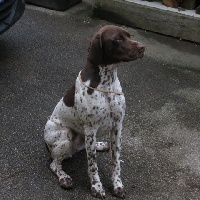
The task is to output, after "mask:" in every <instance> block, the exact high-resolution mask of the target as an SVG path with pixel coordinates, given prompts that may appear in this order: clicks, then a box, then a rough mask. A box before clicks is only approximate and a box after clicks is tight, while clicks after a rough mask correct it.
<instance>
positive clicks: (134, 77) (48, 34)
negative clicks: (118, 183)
mask: <svg viewBox="0 0 200 200" xmlns="http://www.w3.org/2000/svg"><path fill="white" fill-rule="evenodd" d="M90 14H91V8H90V6H88V4H86V3H82V4H79V5H77V6H76V7H73V8H72V9H70V10H69V11H68V12H66V13H64V14H62V13H60V12H49V11H48V10H40V9H39V10H35V8H30V7H29V8H28V9H26V11H25V14H24V16H23V17H22V18H21V20H20V21H19V22H18V23H17V24H16V25H15V26H13V27H12V29H10V30H9V31H8V32H6V33H5V34H3V35H2V36H0V75H1V78H0V91H1V97H0V100H1V101H0V102H1V121H0V140H1V142H0V143H1V145H0V148H1V150H0V152H1V153H0V169H1V174H0V184H1V185H0V196H1V199H2V200H13V199H16V200H21V199H26V200H29V199H31V200H32V199H37V200H38V199H42V200H43V199H44V200H46V199H60V200H61V199H77V200H84V199H93V198H92V197H91V196H90V183H89V178H88V176H87V164H86V154H85V152H84V151H83V152H81V153H79V154H77V155H76V156H74V157H73V158H72V159H68V160H66V161H64V163H63V166H64V169H65V170H66V171H67V172H68V174H70V175H71V176H72V177H73V179H74V182H75V187H74V189H72V190H70V191H66V190H63V189H61V188H60V187H59V186H58V181H57V178H56V177H55V176H54V174H53V173H52V172H51V171H50V169H49V163H50V159H49V155H48V152H47V151H46V149H45V147H44V142H43V127H44V124H45V122H46V119H47V116H49V115H50V114H51V112H52V110H53V108H54V106H55V104H56V103H57V101H58V100H59V99H60V98H61V96H62V95H63V93H64V91H65V90H66V89H67V88H68V87H69V86H70V85H71V84H72V83H73V82H74V80H75V77H76V75H77V73H78V72H79V70H80V69H81V68H82V67H83V66H84V64H85V62H86V55H87V46H88V43H89V39H90V38H91V36H92V35H93V34H94V33H95V32H96V31H97V30H98V29H99V28H100V27H102V26H103V25H105V24H109V23H108V22H105V21H101V20H97V19H92V18H91V17H90ZM127 29H128V31H130V32H131V34H133V35H135V36H134V38H135V39H136V40H138V41H141V42H142V43H144V44H145V45H146V55H145V57H144V58H143V59H142V60H138V61H135V62H132V63H128V64H120V67H119V78H120V80H121V84H122V87H123V91H124V93H125V95H126V100H127V112H126V113H127V114H126V119H125V122H124V140H123V154H122V160H123V161H124V163H123V164H122V177H123V179H124V184H125V186H126V189H127V198H126V199H130V200H132V199H135V200H146V199H148V200H155V199H156V200H157V199H161V200H169V199H170V200H179V199H180V200H184V199H185V200H189V199H191V200H197V199H199V198H200V162H199V160H200V145H199V144H200V125H199V121H200V116H199V111H200V87H199V86H200V71H199V68H200V55H199V52H200V46H197V45H195V44H193V43H189V42H184V41H179V40H177V39H173V38H170V37H165V36H161V35H157V34H153V33H149V32H145V31H142V30H137V29H131V28H127ZM98 165H99V171H100V175H101V178H102V182H103V184H104V186H105V189H106V193H107V199H115V198H114V197H112V195H111V188H112V185H111V181H110V174H111V173H110V171H111V166H110V162H109V155H108V153H99V154H98Z"/></svg>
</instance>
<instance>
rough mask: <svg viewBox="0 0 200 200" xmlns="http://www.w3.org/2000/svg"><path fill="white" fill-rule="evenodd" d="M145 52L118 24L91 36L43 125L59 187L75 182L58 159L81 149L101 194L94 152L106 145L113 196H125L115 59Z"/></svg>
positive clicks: (121, 112) (120, 97)
mask: <svg viewBox="0 0 200 200" xmlns="http://www.w3.org/2000/svg"><path fill="white" fill-rule="evenodd" d="M144 51H145V46H144V45H142V44H141V43H139V42H137V41H133V40H132V39H131V35H130V34H129V33H128V32H127V31H126V30H125V29H123V28H121V27H118V26H114V25H108V26H104V27H102V28H101V29H100V30H99V31H98V32H97V33H96V34H95V35H94V37H93V38H92V40H91V42H90V46H89V49H88V56H87V64H86V66H85V67H84V68H83V69H82V70H81V71H80V73H79V75H78V77H77V79H76V82H75V84H74V85H73V86H72V87H71V88H70V89H69V90H67V92H66V94H65V95H64V97H63V98H62V99H61V100H60V101H59V102H58V104H57V105H56V107H55V109H54V111H53V113H52V115H51V116H50V117H49V119H48V121H47V123H46V126H45V130H44V140H45V143H46V145H47V147H48V149H49V151H50V153H51V157H52V159H53V161H52V163H51V164H50V168H51V169H52V171H53V172H54V173H55V174H56V175H57V176H58V178H59V182H60V185H61V186H62V187H64V188H66V189H69V188H71V187H72V185H73V183H72V179H71V177H70V176H69V175H67V174H66V173H65V172H64V171H63V169H62V165H61V162H62V160H63V159H65V158H67V157H71V156H72V155H73V154H74V153H76V152H77V151H80V150H82V149H84V148H85V149H86V153H87V160H88V174H89V177H90V181H91V192H92V196H94V197H97V198H104V197H105V191H104V189H103V186H102V183H101V181H100V177H99V175H98V167H97V163H96V151H106V150H109V149H110V150H111V154H112V163H113V171H112V182H113V190H114V195H115V196H116V197H119V198H125V193H126V192H125V189H124V185H123V183H122V180H121V176H120V173H121V168H120V151H121V140H122V133H121V132H122V122H123V119H124V115H125V107H126V104H125V97H124V94H123V93H122V88H121V86H120V82H119V80H118V77H117V68H116V66H115V65H114V64H117V63H120V62H129V61H133V60H136V59H138V58H142V57H143V55H144ZM108 134H109V135H110V141H109V142H97V141H96V138H97V137H99V136H103V135H108Z"/></svg>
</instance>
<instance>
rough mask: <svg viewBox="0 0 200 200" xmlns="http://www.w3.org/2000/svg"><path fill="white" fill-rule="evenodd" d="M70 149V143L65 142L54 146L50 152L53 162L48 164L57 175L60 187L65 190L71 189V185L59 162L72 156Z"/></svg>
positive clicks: (69, 178) (70, 180)
mask: <svg viewBox="0 0 200 200" xmlns="http://www.w3.org/2000/svg"><path fill="white" fill-rule="evenodd" d="M71 148H72V147H71V141H68V140H65V141H62V142H61V143H60V144H59V145H58V146H56V147H55V148H54V149H53V150H52V152H51V156H52V158H53V162H52V163H51V164H50V168H51V170H52V171H53V172H54V173H55V174H56V175H57V177H58V179H59V183H60V186H61V187H63V188H65V189H69V188H71V187H72V186H73V183H72V179H71V177H70V176H69V175H67V174H66V173H65V172H64V171H63V169H62V165H61V162H62V160H64V159H65V158H67V157H71V156H72V155H71V153H70V152H71V150H70V149H71Z"/></svg>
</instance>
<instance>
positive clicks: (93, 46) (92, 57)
mask: <svg viewBox="0 0 200 200" xmlns="http://www.w3.org/2000/svg"><path fill="white" fill-rule="evenodd" d="M102 58H103V47H102V35H101V33H97V34H96V35H95V36H94V37H93V38H92V40H91V42H90V46H89V48H88V60H89V61H90V62H92V63H94V64H97V65H99V64H101V63H102Z"/></svg>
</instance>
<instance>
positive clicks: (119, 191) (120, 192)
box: [114, 187, 126, 199]
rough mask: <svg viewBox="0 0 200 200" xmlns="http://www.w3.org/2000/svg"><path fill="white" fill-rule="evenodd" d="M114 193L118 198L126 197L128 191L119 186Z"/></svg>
mask: <svg viewBox="0 0 200 200" xmlns="http://www.w3.org/2000/svg"><path fill="white" fill-rule="evenodd" d="M114 195H115V196H116V197H117V198H121V199H125V196H126V191H125V189H124V188H121V187H118V188H117V189H115V190H114Z"/></svg>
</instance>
